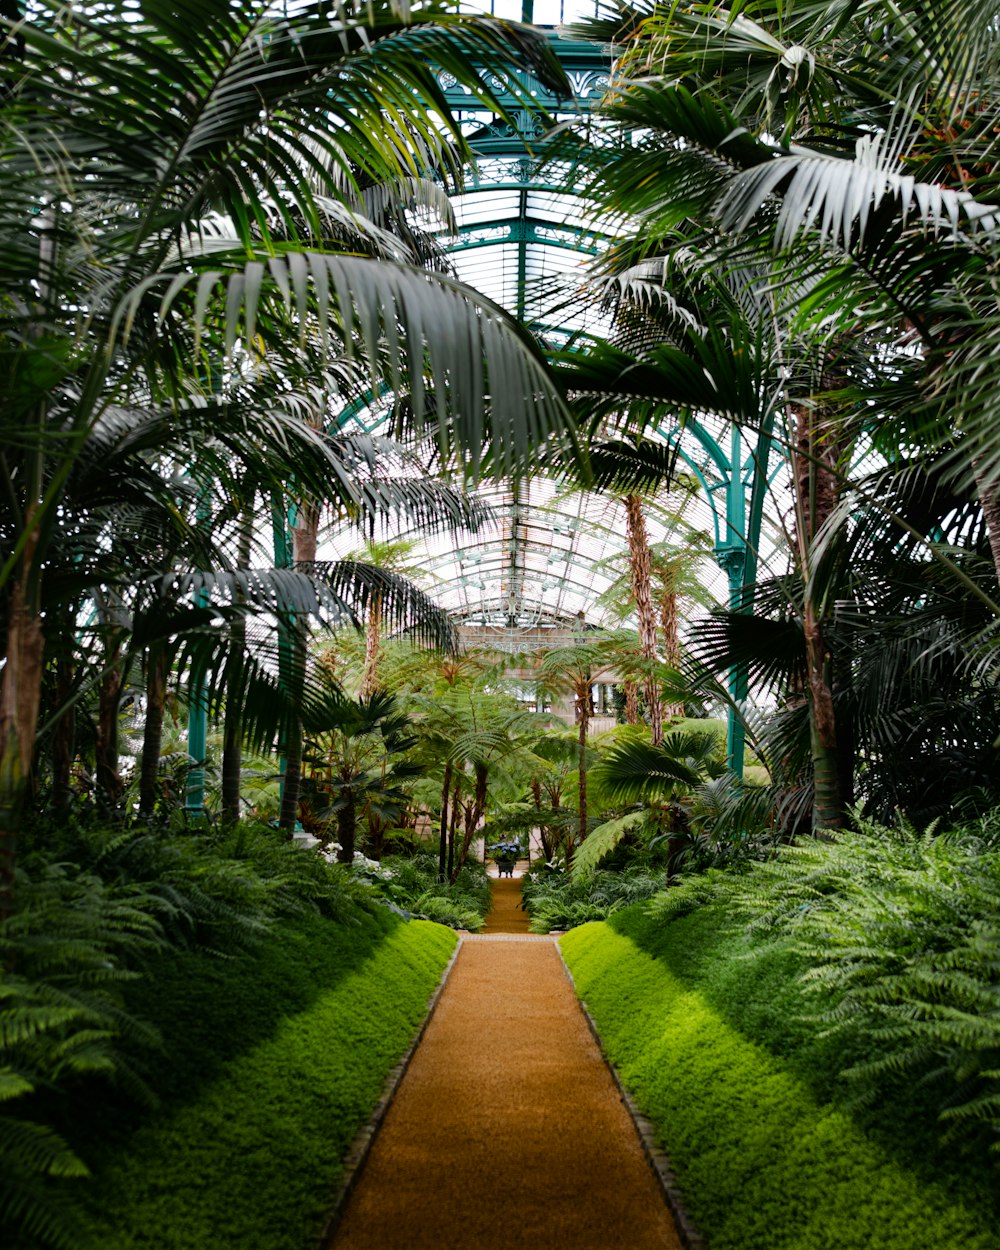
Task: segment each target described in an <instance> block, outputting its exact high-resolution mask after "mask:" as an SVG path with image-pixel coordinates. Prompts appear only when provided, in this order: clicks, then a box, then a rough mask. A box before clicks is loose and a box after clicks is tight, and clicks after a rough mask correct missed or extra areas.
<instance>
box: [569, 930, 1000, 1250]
mask: <svg viewBox="0 0 1000 1250" xmlns="http://www.w3.org/2000/svg"><path fill="white" fill-rule="evenodd" d="M626 915H627V913H626ZM617 923H618V922H617V921H616V924H617ZM625 927H627V923H626V926H625ZM561 944H562V949H563V953H564V955H565V957H566V960H567V963H568V964H569V967H570V969H571V971H572V973H573V976H574V979H575V981H576V986H577V991H578V992H579V994H580V996H581V997H582V998H584V999H585V1000H586V1002H587V1004H588V1006H589V1008H590V1011H591V1013H592V1014H593V1016H594V1019H595V1021H596V1024H597V1027H598V1030H599V1031H600V1034H601V1038H602V1041H603V1043H604V1046H605V1048H606V1050H607V1053H608V1055H609V1057H610V1058H611V1060H612V1062H613V1063H614V1064H615V1065H616V1067H617V1068H618V1070H619V1072H620V1073H621V1075H622V1079H623V1081H624V1083H625V1085H626V1086H627V1087H628V1088H629V1089H630V1090H631V1091H632V1093H633V1094H634V1096H635V1098H636V1102H637V1103H638V1105H639V1106H640V1108H641V1109H642V1111H643V1112H644V1113H645V1114H646V1115H647V1116H648V1117H649V1118H650V1120H651V1121H652V1122H653V1124H654V1125H655V1126H656V1129H657V1132H658V1134H659V1136H660V1139H661V1141H662V1143H663V1146H664V1148H665V1149H666V1150H667V1151H668V1153H669V1155H670V1158H671V1160H672V1163H673V1165H674V1168H675V1170H676V1172H677V1176H678V1179H679V1182H680V1185H681V1187H682V1190H683V1192H684V1195H685V1200H686V1203H687V1206H688V1208H689V1210H690V1212H691V1215H692V1217H693V1219H694V1221H695V1223H696V1224H697V1225H698V1227H699V1228H700V1230H701V1231H702V1233H703V1234H704V1236H705V1238H706V1240H707V1241H708V1243H709V1245H710V1246H711V1247H712V1250H834V1248H836V1250H868V1248H869V1247H878V1250H913V1247H915V1246H923V1245H928V1246H930V1245H932V1246H934V1247H935V1248H936V1250H997V1247H998V1245H1000V1241H998V1238H997V1234H996V1232H995V1223H994V1221H993V1220H992V1218H991V1216H992V1212H987V1211H986V1210H983V1209H980V1208H978V1207H977V1206H976V1205H975V1204H974V1203H972V1202H969V1201H963V1200H962V1199H961V1198H959V1197H958V1196H957V1195H956V1194H955V1192H954V1191H953V1189H952V1187H951V1186H950V1185H949V1183H948V1179H947V1178H946V1177H942V1178H940V1179H939V1180H937V1181H935V1180H928V1178H926V1177H925V1176H919V1175H918V1174H917V1173H916V1172H915V1171H914V1170H913V1169H912V1168H910V1167H909V1166H907V1165H906V1164H905V1163H903V1162H902V1161H901V1160H900V1158H899V1156H898V1155H897V1154H896V1153H895V1152H893V1151H892V1150H891V1149H889V1148H888V1147H887V1146H886V1145H885V1143H884V1142H882V1141H880V1140H877V1139H876V1138H875V1137H874V1136H872V1135H871V1134H867V1133H865V1132H864V1131H863V1129H862V1128H861V1127H860V1126H859V1125H858V1123H857V1122H856V1121H855V1120H854V1119H853V1118H852V1117H851V1116H850V1114H849V1113H848V1112H846V1111H845V1110H842V1109H839V1108H837V1107H835V1106H833V1105H831V1104H828V1103H824V1102H822V1101H821V1100H820V1099H819V1098H817V1096H816V1094H815V1093H814V1091H813V1090H812V1089H811V1088H810V1086H809V1084H808V1083H807V1082H806V1081H805V1080H803V1079H802V1077H801V1075H799V1074H797V1073H796V1072H795V1071H794V1066H793V1065H792V1064H790V1063H789V1062H788V1061H787V1060H785V1059H783V1058H782V1057H781V1056H780V1055H777V1054H774V1053H772V1052H771V1051H769V1050H768V1049H765V1047H763V1046H761V1045H759V1044H757V1043H755V1042H753V1041H751V1040H749V1039H748V1038H747V1037H746V1036H744V1035H743V1034H742V1033H741V1032H740V1031H739V1030H738V1029H737V1028H735V1027H734V1026H733V1025H732V1024H731V1023H730V1022H728V1021H727V1020H726V1019H725V1017H724V1014H723V1013H722V1012H721V1011H720V1009H719V1008H718V1007H717V1006H716V1005H713V1003H712V1001H711V999H710V996H709V995H708V994H706V993H705V992H703V991H702V990H701V989H699V988H698V986H697V985H696V984H694V983H693V982H692V981H685V980H682V979H681V978H680V977H679V976H677V975H676V974H675V973H674V972H673V971H672V970H671V969H670V968H669V967H668V966H667V964H666V963H665V961H664V960H662V959H657V958H654V957H652V956H651V955H650V954H648V953H646V952H645V951H643V950H642V949H640V948H639V946H637V945H636V943H635V942H634V941H632V940H631V939H630V938H629V937H628V936H626V935H624V934H623V933H620V932H616V931H615V929H614V928H612V926H611V925H610V924H592V925H587V926H584V927H582V928H579V929H574V930H572V932H570V933H568V934H566V936H565V937H564V938H562V940H561Z"/></svg>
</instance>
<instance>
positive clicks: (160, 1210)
mask: <svg viewBox="0 0 1000 1250" xmlns="http://www.w3.org/2000/svg"><path fill="white" fill-rule="evenodd" d="M455 940H456V939H455V936H454V934H453V933H452V932H450V931H449V930H448V929H445V928H443V927H442V926H440V925H434V924H429V923H426V922H423V921H413V922H411V923H409V924H403V923H401V922H399V921H398V920H396V918H395V917H393V916H391V915H390V914H389V913H387V912H385V913H379V914H375V915H371V914H369V915H366V916H358V917H356V918H355V919H354V920H353V922H351V923H347V924H343V923H336V922H332V921H329V920H324V919H323V918H321V917H317V916H311V917H300V918H298V919H296V920H290V921H287V922H284V923H282V924H281V925H280V926H278V927H277V928H276V929H275V931H274V932H273V933H272V934H270V935H269V936H268V938H267V939H266V940H265V941H263V942H262V943H260V945H259V946H258V947H256V948H255V949H254V950H253V952H251V953H249V954H247V955H244V956H240V957H239V958H236V959H231V960H230V959H221V960H220V959H218V958H212V957H210V956H206V955H205V954H204V953H200V952H191V953H190V954H187V955H185V954H184V953H183V952H182V953H179V954H173V955H169V956H166V957H164V959H163V960H162V964H161V966H160V967H158V968H155V969H151V970H150V975H149V976H148V977H147V978H145V979H144V981H143V982H142V983H141V986H142V989H141V990H140V991H139V992H140V993H141V994H142V995H143V997H144V1001H143V1002H142V1003H139V1002H133V1004H132V1006H133V1007H134V1008H141V1010H142V1011H143V1014H144V1015H145V1016H146V1017H147V1018H151V1019H152V1021H153V1022H154V1023H155V1024H156V1025H157V1027H158V1028H159V1029H160V1031H161V1034H162V1036H163V1051H162V1054H161V1062H160V1065H159V1071H158V1072H157V1073H155V1074H151V1075H152V1079H151V1084H152V1085H153V1086H154V1089H155V1092H156V1093H157V1095H158V1096H159V1098H160V1105H159V1107H158V1109H156V1110H155V1111H154V1112H153V1113H152V1114H148V1113H147V1114H146V1115H144V1116H142V1117H140V1118H139V1119H138V1120H137V1118H136V1116H135V1114H134V1113H131V1112H129V1113H126V1112H123V1113H122V1114H121V1115H120V1116H119V1117H118V1120H117V1122H114V1123H113V1124H112V1125H111V1126H110V1131H108V1132H107V1133H106V1136H105V1139H104V1140H103V1141H102V1142H98V1143H96V1148H92V1149H91V1150H90V1151H88V1152H87V1153H88V1154H89V1156H90V1157H92V1158H93V1157H95V1156H96V1163H95V1165H94V1179H93V1180H92V1182H90V1184H89V1185H87V1186H86V1190H87V1192H86V1195H85V1202H86V1221H87V1225H88V1233H89V1237H88V1238H87V1241H89V1242H90V1243H91V1244H93V1245H95V1246H101V1247H102V1250H126V1248H127V1250H132V1248H133V1247H139V1246H149V1245H152V1244H154V1243H155V1244H156V1245H157V1246H158V1247H159V1248H161V1250H228V1248H229V1247H233V1248H234V1250H235V1248H236V1247H240V1250H246V1248H247V1247H253V1250H295V1248H296V1247H302V1248H303V1250H306V1248H307V1247H310V1246H311V1245H312V1244H313V1242H314V1239H315V1237H316V1235H317V1233H318V1232H319V1230H320V1228H321V1227H322V1224H323V1222H324V1219H325V1217H326V1215H327V1213H328V1210H329V1204H330V1198H331V1195H332V1194H333V1193H334V1191H335V1189H336V1186H337V1183H338V1180H339V1178H340V1176H341V1160H342V1158H343V1155H344V1153H345V1151H346V1150H347V1148H348V1146H349V1144H350V1142H351V1140H352V1138H353V1136H354V1134H355V1132H356V1131H357V1129H358V1127H359V1126H360V1125H361V1124H362V1123H363V1122H364V1121H365V1120H366V1119H367V1117H368V1116H369V1115H370V1113H371V1111H372V1108H373V1107H374V1105H375V1102H376V1101H377V1098H378V1095H379V1093H380V1091H381V1089H382V1086H383V1084H384V1081H385V1078H386V1075H387V1073H388V1071H389V1069H390V1068H391V1067H392V1065H393V1064H394V1063H395V1062H396V1061H397V1060H398V1058H399V1056H400V1055H401V1054H402V1052H403V1051H404V1050H405V1048H406V1046H407V1044H408V1043H409V1041H410V1039H411V1038H412V1036H413V1034H414V1032H415V1030H416V1029H417V1027H418V1026H419V1024H420V1021H421V1020H422V1018H423V1015H424V1012H425V1010H426V1007H427V1002H428V999H429V997H430V995H431V993H432V991H433V989H434V987H435V985H436V984H437V982H438V979H439V977H440V975H441V972H442V969H443V967H444V965H445V963H446V962H447V960H448V958H449V956H450V954H451V952H452V950H453V948H454V945H455Z"/></svg>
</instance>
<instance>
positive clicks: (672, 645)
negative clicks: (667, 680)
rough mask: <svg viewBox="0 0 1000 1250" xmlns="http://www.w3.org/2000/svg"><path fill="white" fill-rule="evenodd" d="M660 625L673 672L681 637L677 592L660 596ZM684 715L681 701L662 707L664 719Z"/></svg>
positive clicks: (676, 668) (677, 669)
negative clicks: (678, 621) (678, 624)
mask: <svg viewBox="0 0 1000 1250" xmlns="http://www.w3.org/2000/svg"><path fill="white" fill-rule="evenodd" d="M660 626H661V628H662V629H663V658H664V660H665V662H666V665H667V668H669V669H672V670H673V671H674V672H675V673H679V672H680V668H681V637H680V631H679V629H678V626H677V592H676V591H674V590H672V589H669V587H668V588H667V589H665V590H664V591H663V594H662V596H661V597H660ZM683 715H684V704H683V703H679V702H678V703H667V704H665V705H664V708H663V717H664V720H676V719H678V718H680V717H683Z"/></svg>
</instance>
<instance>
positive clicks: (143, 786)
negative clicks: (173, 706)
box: [139, 647, 169, 816]
mask: <svg viewBox="0 0 1000 1250" xmlns="http://www.w3.org/2000/svg"><path fill="white" fill-rule="evenodd" d="M168 671H169V661H168V657H167V652H166V649H165V648H164V647H152V648H150V652H149V658H148V660H147V672H146V720H145V724H144V726H143V734H142V765H141V769H140V772H139V813H140V815H142V816H152V814H153V812H154V810H155V809H156V800H157V798H158V797H159V792H160V754H161V750H162V745H163V716H164V712H165V710H166V706H167V673H168Z"/></svg>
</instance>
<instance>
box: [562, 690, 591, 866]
mask: <svg viewBox="0 0 1000 1250" xmlns="http://www.w3.org/2000/svg"><path fill="white" fill-rule="evenodd" d="M576 698H577V706H578V708H579V712H580V730H579V735H578V755H577V761H578V764H577V766H578V784H577V803H578V806H579V812H580V823H579V826H578V829H577V837H578V839H579V841H580V842H581V843H583V842H584V841H585V840H586V837H587V815H588V813H587V734H588V731H589V729H590V679H589V677H588V678H587V679H586V680H585V681H581V682H579V683H578V684H577V690H576ZM572 861H573V839H572V837H570V838H569V839H568V842H567V847H566V867H567V868H568V867H569V866H570V864H571V863H572Z"/></svg>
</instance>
